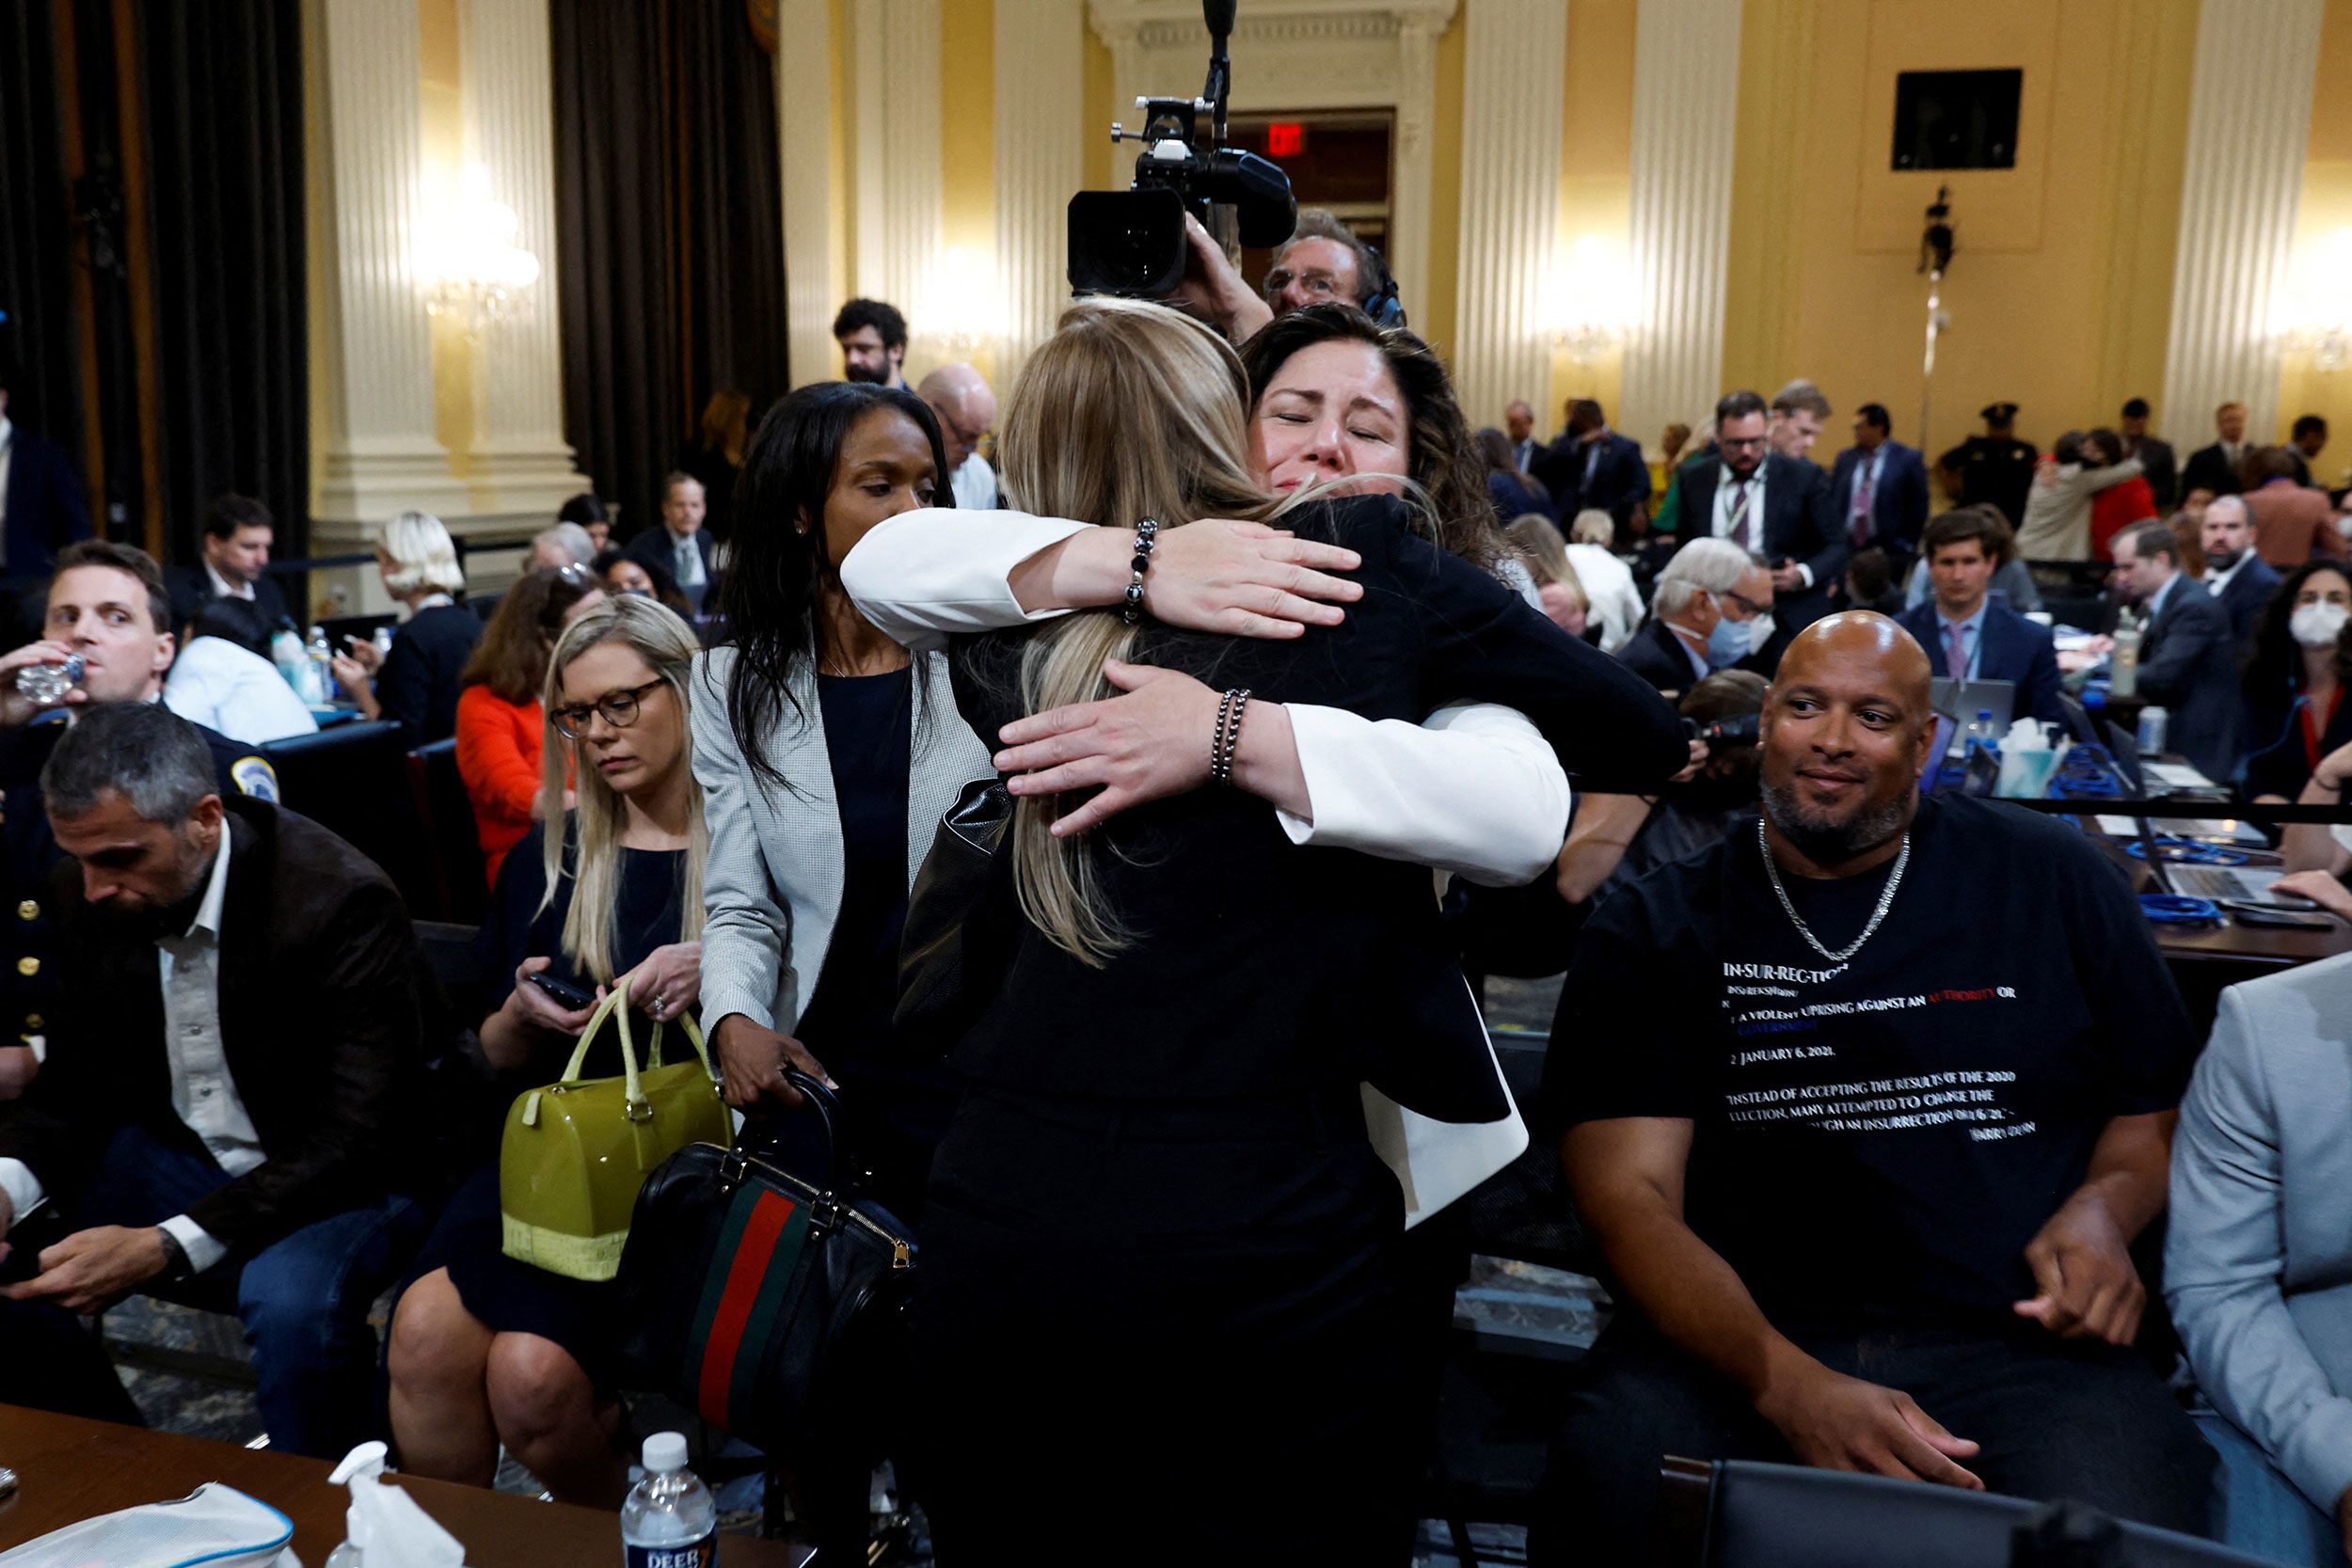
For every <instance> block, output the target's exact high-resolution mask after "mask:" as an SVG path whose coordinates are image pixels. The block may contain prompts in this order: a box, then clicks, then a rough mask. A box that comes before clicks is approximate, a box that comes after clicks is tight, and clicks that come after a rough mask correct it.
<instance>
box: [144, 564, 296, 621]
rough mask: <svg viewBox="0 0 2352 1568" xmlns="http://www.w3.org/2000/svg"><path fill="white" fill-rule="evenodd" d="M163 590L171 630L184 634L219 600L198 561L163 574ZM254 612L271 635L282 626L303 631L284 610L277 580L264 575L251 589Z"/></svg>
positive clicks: (173, 568) (283, 595)
mask: <svg viewBox="0 0 2352 1568" xmlns="http://www.w3.org/2000/svg"><path fill="white" fill-rule="evenodd" d="M164 586H165V587H166V588H167V589H168V590H169V591H170V593H171V629H172V630H173V631H175V632H178V631H185V630H186V629H187V625H188V623H189V622H190V621H191V620H193V619H194V618H195V616H196V612H197V611H198V610H201V609H203V608H204V607H205V605H206V604H208V603H210V602H211V601H212V600H214V599H215V598H217V597H219V595H218V594H215V593H214V592H213V579H212V578H210V577H209V576H207V575H206V574H205V571H204V563H203V562H200V561H199V562H196V564H194V565H192V566H174V567H172V568H170V569H169V570H168V571H167V572H165V573H164ZM253 608H254V609H255V610H259V611H261V614H262V625H263V626H267V627H269V629H270V630H271V631H272V632H275V631H277V629H278V625H279V624H280V623H281V622H282V623H284V624H286V625H288V626H294V629H295V630H297V631H300V630H303V629H304V628H303V627H302V626H300V624H299V623H297V622H295V620H294V611H293V610H290V609H288V608H287V605H286V591H285V590H284V589H282V588H280V587H278V579H277V578H273V577H271V576H270V575H269V574H268V573H266V572H264V573H262V578H261V580H259V581H258V582H256V583H254V585H253Z"/></svg>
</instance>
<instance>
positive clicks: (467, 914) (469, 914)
mask: <svg viewBox="0 0 2352 1568" xmlns="http://www.w3.org/2000/svg"><path fill="white" fill-rule="evenodd" d="M402 760H403V765H404V766H405V768H406V771H407V776H408V799H409V802H410V809H412V810H413V811H414V812H415V813H416V816H417V820H418V821H419V822H420V823H421V824H422V826H423V830H424V847H425V849H426V851H427V854H426V859H427V861H428V866H427V870H428V871H429V873H430V878H431V883H430V885H431V888H432V899H431V902H430V904H429V905H423V904H411V905H410V906H409V907H410V908H411V909H426V908H429V909H430V910H431V911H432V912H433V913H434V914H435V915H436V916H437V917H438V918H440V919H442V920H458V921H471V922H479V921H480V920H481V919H482V916H483V914H484V912H485V911H486V910H487V909H488V908H489V895H488V890H487V887H486V885H485V882H486V878H485V865H484V862H483V859H482V839H481V835H480V834H479V832H477V831H476V829H475V826H474V817H473V799H472V797H470V796H469V795H468V794H467V793H466V781H465V779H464V778H463V777H462V776H460V774H459V773H458V771H457V742H456V741H455V740H436V741H434V742H433V743H432V744H430V745H427V746H420V747H418V748H417V749H416V750H415V751H413V752H409V753H408V754H407V755H406V756H405V758H403V759H402Z"/></svg>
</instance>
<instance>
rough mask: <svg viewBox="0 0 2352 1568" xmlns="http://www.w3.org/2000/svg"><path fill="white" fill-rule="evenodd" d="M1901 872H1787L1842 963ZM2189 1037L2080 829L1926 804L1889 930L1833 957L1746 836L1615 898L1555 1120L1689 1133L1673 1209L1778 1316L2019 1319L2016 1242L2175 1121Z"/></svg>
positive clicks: (1565, 1038)
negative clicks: (2154, 1115)
mask: <svg viewBox="0 0 2352 1568" xmlns="http://www.w3.org/2000/svg"><path fill="white" fill-rule="evenodd" d="M1892 869H1893V863H1892V862H1889V863H1888V864H1887V865H1885V866H1883V867H1881V868H1879V869H1878V870H1876V871H1873V872H1871V873H1869V874H1867V875H1865V876H1861V877H1854V878H1847V879H1838V880H1834V881H1820V880H1808V879H1804V878H1801V877H1792V876H1789V875H1788V874H1787V873H1786V872H1784V873H1783V875H1782V880H1783V883H1784V884H1785V885H1786V886H1787V888H1788V894H1789V897H1790V898H1791V900H1792V901H1794V902H1795V904H1796V906H1797V909H1798V912H1799V913H1801V914H1802V915H1804V919H1805V921H1806V922H1807V923H1808V924H1809V925H1810V926H1811V927H1813V930H1814V933H1815V935H1817V936H1818V937H1819V938H1820V940H1821V942H1823V943H1824V944H1825V945H1827V946H1828V947H1829V948H1831V949H1832V950H1833V951H1837V950H1842V949H1843V948H1844V947H1845V946H1846V945H1847V944H1848V943H1849V942H1852V941H1853V940H1854V939H1855V938H1856V937H1857V936H1859V935H1860V934H1861V933H1862V929H1863V927H1864V926H1865V925H1866V924H1867V922H1868V920H1869V918H1870V911H1872V910H1873V909H1874V908H1875V907H1876V906H1877V903H1878V899H1879V895H1880V894H1881V893H1883V891H1884V890H1885V887H1886V883H1887V879H1888V877H1889V876H1890V875H1891V872H1892ZM2193 1055H2194V1040H2193V1038H2192V1036H2191V1033H2190V1027H2189V1022H2188V1017H2187V1014H2186V1011H2185V1008H2184V1007H2183V1006H2182V1004H2181V999H2180V995H2179V992H2178V991H2177V990H2175V989H2174V987H2173V984H2172V979H2171V976H2170V975H2169V974H2168V973H2167V971H2166V969H2165V967H2164V961H2163V958H2161V957H2160V956H2159V954H2158V953H2157V950H2156V945H2155V942H2154V939H2153V935H2152V934H2151V932H2150V929H2149V926H2148V922H2147V920H2146V919H2145V917H2144V916H2142V914H2141V913H2140V911H2139V908H2138V906H2137V903H2136V902H2135V901H2134V899H2133V898H2132V896H2131V894H2130V892H2129V890H2128V888H2127V886H2126V884H2125V882H2124V879H2123V878H2122V874H2121V873H2120V872H2119V871H2118V870H2117V869H2116V868H2115V867H2114V866H2113V865H2112V864H2111V863H2108V862H2107V861H2106V858H2105V857H2104V856H2103V855H2102V854H2101V853H2100V852H2099V850H2098V849H2097V848H2095V847H2093V846H2092V845H2091V844H2090V842H2089V841H2087V840H2086V839H2084V838H2083V836H2082V835H2081V834H2080V833H2079V832H2076V831H2075V830H2074V829H2073V828H2071V827H2069V826H2067V825H2066V824H2064V823H2060V822H2056V821H2051V820H2047V819H2043V818H2040V817H2035V816H2029V815H2027V814H2026V813H2025V812H2023V811H2021V810H2019V809H2017V808H2015V807H2010V806H2002V805H1998V804H1994V803H1992V802H1987V801H1981V800H1964V799H1953V800H1941V799H1931V800H1922V801H1921V802H1920V807H1919V816H1918V819H1917V821H1916V822H1915V825H1914V827H1913V831H1912V850H1911V860H1910V864H1909V866H1908V867H1907V868H1906V870H1905V872H1904V875H1903V879H1902V882H1901V884H1900V886H1899V888H1898V889H1897V891H1896V894H1895V896H1894V900H1893V902H1892V903H1891V904H1890V906H1889V907H1888V910H1887V914H1886V919H1885V921H1884V923H1883V925H1881V926H1880V927H1879V929H1878V932H1877V934H1876V935H1874V936H1873V937H1872V938H1871V939H1870V941H1869V942H1867V944H1865V945H1864V946H1863V948H1862V949H1861V951H1860V952H1858V953H1856V954H1855V955H1854V956H1853V958H1851V961H1849V962H1847V963H1845V964H1835V963H1832V962H1831V961H1830V960H1828V959H1826V958H1822V957H1821V956H1820V954H1819V953H1817V952H1816V951H1815V950H1814V949H1813V948H1812V947H1811V946H1810V945H1809V944H1807V943H1806V942H1805V941H1804V938H1803V937H1801V936H1800V935H1798V933H1797V931H1796V929H1795V927H1794V926H1793V925H1791V923H1790V921H1789V919H1788V915H1787V913H1786V912H1784V911H1783V910H1782V909H1781V907H1780V904H1779V902H1778V900H1777V899H1776V898H1775V897H1774V896H1773V894H1772V886H1771V884H1770V883H1769V882H1768V881H1767V880H1766V878H1765V872H1764V867H1763V862H1762V858H1761V852H1760V850H1759V849H1758V847H1757V843H1756V822H1755V819H1754V818H1753V817H1749V818H1743V819H1742V820H1741V821H1740V822H1739V823H1737V824H1736V825H1735V826H1734V827H1733V829H1732V831H1731V832H1730V833H1729V834H1728V835H1727V836H1726V837H1725V838H1724V840H1723V841H1722V842H1721V843H1719V844H1716V845H1714V846H1712V847H1708V848H1707V849H1704V850H1701V851H1700V852H1698V853H1697V854H1694V855H1692V856H1690V857H1688V858H1686V859H1683V860H1681V861H1677V862H1676V863H1672V864H1669V865H1666V866H1663V867H1661V868H1660V869H1659V870H1657V871H1655V872H1653V873H1651V874H1650V875H1649V876H1647V877H1645V878H1643V879H1641V880H1639V881H1637V882H1635V883H1633V884H1632V885H1631V886H1630V887H1628V888H1626V889H1624V890H1622V891H1620V892H1619V893H1617V894H1616V895H1614V896H1613V897H1612V898H1610V899H1609V900H1608V902H1607V903H1606V904H1604V905H1603V906H1602V907H1601V908H1600V909H1599V910H1598V911H1597V912H1596V913H1595V915H1594V916H1593V919H1592V921H1591V923H1590V924H1589V925H1588V926H1586V927H1585V928H1584V930H1583V932H1582V933H1581V936H1580V937H1579V938H1578V942H1577V956H1576V963H1575V967H1574V968H1573V970H1572V971H1571V972H1570V974H1569V977H1568V983H1567V986H1566V988H1565V990H1564V991H1563V993H1562V996H1561V1005H1560V1015H1559V1018H1558V1020H1557V1022H1555V1024H1554V1026H1553V1030H1552V1045H1551V1055H1550V1060H1549V1064H1548V1066H1547V1071H1546V1077H1545V1084H1544V1109H1545V1112H1546V1116H1547V1118H1548V1119H1549V1121H1550V1123H1551V1124H1552V1125H1553V1126H1555V1127H1558V1126H1562V1125H1565V1124H1567V1123H1573V1122H1582V1121H1597V1120H1604V1119H1609V1118H1613V1117H1677V1118H1687V1119H1689V1120H1691V1121H1692V1123H1694V1124H1695V1125H1694V1132H1693V1142H1692V1151H1691V1162H1690V1168H1689V1176H1688V1185H1687V1189H1686V1199H1685V1211H1686V1213H1687V1215H1688V1217H1689V1220H1690V1223H1691V1226H1692V1228H1693V1229H1694V1230H1696V1231H1697V1232H1698V1234H1699V1235H1700V1236H1701V1237H1702V1238H1704V1239H1705V1240H1706V1241H1707V1242H1708V1244H1709V1245H1711V1246H1712V1247H1714V1248H1715V1250H1716V1251H1717V1252H1719V1253H1721V1254H1722V1255H1723V1256H1724V1259H1726V1260H1727V1261H1728V1262H1729V1263H1730V1264H1731V1266H1732V1267H1733V1268H1734V1269H1735V1270H1737V1271H1738V1272H1739V1274H1740V1278H1741V1279H1742V1280H1743V1281H1744V1282H1745V1283H1746V1284H1747V1286H1748V1288H1749V1290H1750V1291H1752V1292H1753V1293H1754V1294H1755V1296H1756V1301H1757V1303H1758V1305H1759V1306H1761V1307H1763V1309H1764V1311H1765V1312H1766V1314H1767V1315H1768V1316H1772V1317H1773V1318H1774V1319H1775V1320H1776V1321H1778V1322H1781V1323H1803V1324H1807V1325H1821V1326H1836V1325H1844V1324H1848V1323H1857V1322H1867V1321H1883V1320H1897V1321H1918V1320H1921V1319H1934V1320H1953V1319H1969V1320H1979V1321H1981V1320H1982V1319H1983V1318H1985V1317H1988V1316H1989V1317H1991V1318H1994V1319H1997V1320H2000V1321H2002V1322H2005V1323H2014V1322H2015V1321H2016V1320H2015V1315H2014V1313H2013V1312H2012V1311H2011V1307H2012V1304H2013V1303H2015V1302H2017V1301H2019V1300H2022V1299H2025V1298H2026V1297H2028V1296H2031V1295H2032V1294H2034V1293H2035V1291H2034V1289H2033V1283H2032V1277H2031V1274H2030V1271H2029V1270H2028V1269H2027V1268H2026V1263H2025V1259H2024V1250H2025V1247H2026V1243H2027V1242H2029V1241H2030V1240H2032V1238H2033V1236H2034V1234H2035V1232H2036V1231H2038V1230H2039V1229H2040V1228H2041V1227H2042V1225H2043V1223H2044V1222H2045V1221H2047V1220H2048V1219H2049V1217H2050V1215H2051V1214H2052V1213H2053V1212H2056V1210H2057V1209H2058V1206H2059V1205H2060V1204H2061V1203H2063V1202H2064V1201H2065V1199H2066V1198H2067V1196H2069V1195H2070V1194H2071V1193H2073V1192H2074V1189H2075V1188H2076V1187H2078V1186H2079V1185H2081V1183H2082V1180H2083V1178H2084V1175H2085V1173H2086V1171H2087V1170H2088V1168H2089V1165H2090V1153H2091V1148H2092V1146H2093V1145H2094V1144H2095V1143H2096V1142H2097V1140H2098V1137H2099V1134H2100V1132H2102V1130H2104V1129H2105V1127H2106V1124H2107V1122H2108V1120H2109V1119H2110V1118H2112V1117H2118V1116H2130V1115H2134V1114H2137V1113H2142V1112H2150V1111H2161V1110H2167V1109H2169V1108H2171V1107H2172V1106H2174V1105H2175V1104H2177V1103H2178V1102H2179V1099H2180V1094H2181V1091H2182V1088H2183V1086H2184V1085H2185V1083H2186V1081H2187V1076H2188V1070H2189V1066H2190V1063H2191V1060H2192V1058H2193Z"/></svg>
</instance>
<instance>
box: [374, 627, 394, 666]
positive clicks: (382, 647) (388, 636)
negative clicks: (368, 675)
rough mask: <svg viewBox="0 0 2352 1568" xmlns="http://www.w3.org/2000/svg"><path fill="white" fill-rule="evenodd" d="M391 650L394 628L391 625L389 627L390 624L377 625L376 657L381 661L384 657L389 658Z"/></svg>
mask: <svg viewBox="0 0 2352 1568" xmlns="http://www.w3.org/2000/svg"><path fill="white" fill-rule="evenodd" d="M391 651H392V628H391V627H389V626H378V627H376V628H375V657H376V658H377V659H378V660H379V661H381V660H383V659H385V658H388V657H390V655H391Z"/></svg>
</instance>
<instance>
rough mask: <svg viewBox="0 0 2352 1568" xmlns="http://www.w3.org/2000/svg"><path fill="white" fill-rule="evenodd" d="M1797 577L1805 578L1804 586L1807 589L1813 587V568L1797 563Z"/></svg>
mask: <svg viewBox="0 0 2352 1568" xmlns="http://www.w3.org/2000/svg"><path fill="white" fill-rule="evenodd" d="M1797 576H1799V577H1801V578H1804V585H1805V586H1806V587H1807V588H1810V587H1812V586H1813V568H1812V567H1810V566H1808V565H1806V564H1805V563H1804V562H1802V561H1800V562H1797Z"/></svg>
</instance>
